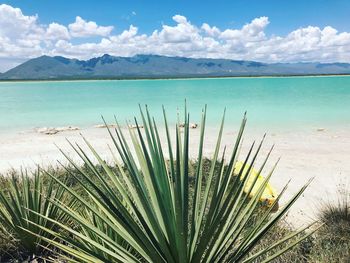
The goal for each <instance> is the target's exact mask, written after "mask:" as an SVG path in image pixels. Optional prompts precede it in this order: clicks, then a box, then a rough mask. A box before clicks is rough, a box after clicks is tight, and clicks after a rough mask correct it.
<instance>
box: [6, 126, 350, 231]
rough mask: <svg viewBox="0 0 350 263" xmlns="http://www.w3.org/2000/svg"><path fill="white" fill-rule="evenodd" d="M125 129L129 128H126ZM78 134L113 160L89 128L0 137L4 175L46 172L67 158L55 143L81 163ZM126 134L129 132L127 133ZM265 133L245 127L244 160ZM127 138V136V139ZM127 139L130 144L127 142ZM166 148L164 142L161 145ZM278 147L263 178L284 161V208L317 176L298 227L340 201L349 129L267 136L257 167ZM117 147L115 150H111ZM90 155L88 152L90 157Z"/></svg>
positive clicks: (279, 172) (209, 147)
mask: <svg viewBox="0 0 350 263" xmlns="http://www.w3.org/2000/svg"><path fill="white" fill-rule="evenodd" d="M238 128H239V127H238V126H236V127H235V128H231V127H227V128H226V129H224V133H223V138H222V145H221V146H222V147H221V148H222V149H223V147H224V146H227V158H228V156H229V154H230V153H231V152H230V151H231V150H232V147H233V144H234V140H235V139H236V135H237V131H238ZM123 129H124V130H125V131H126V129H125V128H123ZM170 131H171V134H172V135H171V136H172V143H174V138H173V135H174V129H173V128H172V127H170ZM159 132H160V136H161V140H162V141H163V142H164V141H165V133H164V129H163V128H160V129H159ZM217 132H218V128H216V127H215V128H214V127H207V129H206V136H205V141H204V151H203V153H204V156H205V157H207V158H211V157H212V154H213V150H214V148H215V143H216V136H217ZM80 133H82V134H83V135H84V137H85V138H86V139H87V140H88V141H89V142H90V143H91V144H92V145H93V147H95V149H96V151H97V152H98V153H99V154H101V156H102V157H103V158H104V159H105V160H106V161H107V162H109V163H111V162H112V157H111V153H110V151H109V149H108V145H112V141H111V138H110V137H109V135H108V132H107V130H106V129H105V128H89V129H84V130H79V131H64V132H60V133H57V134H55V135H45V134H38V133H34V132H32V133H24V134H12V135H8V136H3V137H1V138H0V174H2V176H4V175H6V172H9V171H10V170H11V169H12V168H13V169H15V170H19V169H21V168H22V169H25V168H27V169H29V170H31V169H34V168H35V167H36V164H39V165H40V166H43V167H44V168H45V166H46V167H49V166H57V165H58V162H57V161H63V163H64V164H66V161H65V160H66V159H65V158H64V157H63V155H62V154H61V153H60V152H59V149H58V148H57V147H56V146H55V144H56V145H57V146H58V147H60V148H62V150H64V151H65V152H67V153H68V155H69V156H70V157H73V159H74V160H77V156H76V155H75V154H74V152H73V150H72V149H71V148H70V147H69V144H68V143H67V141H66V139H69V140H70V141H71V142H73V143H74V142H78V143H79V144H80V145H82V147H83V148H84V149H87V147H86V146H85V145H84V144H83V142H82V141H83V140H82V138H81V136H80ZM199 133H200V128H197V129H191V130H190V136H191V137H190V157H191V159H196V157H197V153H198V142H199ZM125 134H126V133H125ZM263 134H264V133H263V131H261V130H260V129H256V127H249V126H248V127H247V129H246V132H245V135H244V141H243V147H242V150H241V155H240V156H241V157H240V158H241V159H242V158H243V157H245V153H246V152H247V150H248V148H249V146H250V144H251V143H252V142H253V141H254V140H256V142H257V143H258V142H260V140H261V138H262V136H263ZM127 137H128V136H127ZM127 140H128V141H129V142H130V140H129V138H127ZM163 145H164V147H165V149H167V146H166V144H165V143H164V144H163ZM272 145H275V148H274V150H273V152H272V155H271V158H270V161H269V162H268V166H267V169H265V171H264V172H263V175H265V176H266V175H267V174H268V172H269V169H270V168H271V167H272V166H273V164H274V163H275V161H277V159H278V158H279V157H282V159H281V161H280V163H279V164H278V166H277V169H276V171H275V172H274V175H273V176H272V178H271V184H272V185H273V186H274V187H275V188H276V189H277V190H278V191H279V190H281V189H282V188H283V186H284V185H285V184H286V183H287V182H288V181H289V180H291V183H290V184H289V187H288V190H287V192H286V194H285V196H284V197H283V198H282V204H283V202H285V201H286V200H287V199H288V198H290V197H291V196H292V195H293V194H294V193H295V192H296V191H297V190H298V189H299V188H300V187H302V186H303V185H304V184H305V183H306V182H307V181H308V179H310V178H314V180H313V182H312V184H311V185H310V186H309V188H308V189H307V190H306V192H305V194H304V195H303V196H302V197H301V198H300V200H298V201H297V203H296V204H295V206H294V207H293V209H292V210H291V212H290V214H289V216H288V217H287V221H288V222H290V223H292V224H293V225H296V226H300V225H303V224H306V223H308V222H310V221H311V220H312V219H314V218H315V213H316V212H317V209H315V207H316V206H317V205H318V204H319V203H320V202H321V200H324V201H327V200H329V199H331V200H334V198H337V195H336V194H337V188H338V185H339V184H349V183H350V180H349V179H347V177H348V176H349V175H350V163H349V162H348V156H350V128H349V127H347V128H344V130H327V129H326V130H324V131H315V130H312V131H293V130H290V131H289V132H279V133H275V134H273V133H270V134H269V133H268V134H267V137H266V140H265V143H264V146H263V148H262V151H261V153H260V154H259V158H258V163H257V165H259V163H261V162H262V160H263V159H264V157H265V156H266V154H267V152H268V151H269V149H270V147H271V146H272ZM112 149H113V147H112ZM89 154H90V153H89ZM166 155H167V150H165V157H166Z"/></svg>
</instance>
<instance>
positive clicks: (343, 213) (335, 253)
mask: <svg viewBox="0 0 350 263" xmlns="http://www.w3.org/2000/svg"><path fill="white" fill-rule="evenodd" d="M319 220H320V221H321V222H322V223H323V224H324V225H323V226H322V228H320V230H319V231H318V233H317V236H316V240H315V242H314V247H313V251H312V252H313V253H312V254H311V255H310V260H311V261H313V262H348V261H349V259H350V192H349V190H348V188H346V187H345V186H344V187H340V188H339V191H338V201H337V202H334V201H328V202H326V203H323V204H322V206H321V209H320V211H319Z"/></svg>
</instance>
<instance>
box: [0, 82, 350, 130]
mask: <svg viewBox="0 0 350 263" xmlns="http://www.w3.org/2000/svg"><path fill="white" fill-rule="evenodd" d="M185 99H187V101H188V107H189V111H190V112H191V114H192V115H191V116H192V118H191V119H192V121H193V122H199V119H200V111H201V109H202V107H203V106H204V105H205V104H207V105H208V122H209V124H217V123H218V120H219V119H220V116H221V115H222V112H223V110H224V108H225V107H226V108H227V123H228V124H234V125H237V123H238V122H239V120H240V119H241V117H242V115H243V113H244V112H245V111H247V112H248V120H249V122H250V125H257V126H264V127H270V126H275V127H281V128H282V127H285V128H290V127H299V128H302V127H328V126H331V125H342V126H344V125H349V124H350V77H347V76H342V77H284V78H223V79H178V80H113V81H71V82H68V81H67V82H13V83H10V82H7V83H0V131H2V132H4V131H9V130H15V131H21V130H26V129H31V128H34V127H42V126H63V125H77V126H80V127H82V128H84V127H90V126H92V125H95V124H98V123H101V119H100V115H101V114H102V115H104V116H105V117H106V118H107V119H109V120H112V119H113V115H114V114H115V115H116V116H117V118H118V119H120V120H121V121H123V120H125V119H132V118H133V116H134V115H135V114H136V115H138V103H140V104H148V105H149V107H150V109H151V112H152V114H153V115H154V116H155V117H156V119H159V120H161V113H162V112H161V105H162V104H164V105H165V106H166V109H167V112H168V115H169V118H170V119H171V121H174V120H175V117H176V109H177V108H178V107H179V108H180V109H182V108H183V104H184V100H185Z"/></svg>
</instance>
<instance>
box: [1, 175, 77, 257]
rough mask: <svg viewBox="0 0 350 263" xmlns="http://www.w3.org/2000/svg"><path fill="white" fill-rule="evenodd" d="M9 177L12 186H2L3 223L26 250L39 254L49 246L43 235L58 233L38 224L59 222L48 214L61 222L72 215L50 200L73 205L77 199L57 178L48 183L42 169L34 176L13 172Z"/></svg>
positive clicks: (50, 224)
mask: <svg viewBox="0 0 350 263" xmlns="http://www.w3.org/2000/svg"><path fill="white" fill-rule="evenodd" d="M9 180H10V183H9V188H8V189H0V224H1V225H2V227H3V228H4V230H5V231H7V232H8V234H9V235H12V236H13V238H14V239H15V240H16V241H17V242H19V245H20V248H21V249H24V252H25V253H28V254H29V255H37V253H38V252H39V251H40V250H41V249H42V247H43V246H46V245H47V243H46V242H45V241H44V240H43V239H42V238H40V237H45V238H48V239H51V238H54V236H52V235H51V234H50V233H48V232H47V231H44V230H43V229H42V228H41V227H38V226H36V225H40V226H42V227H45V228H47V229H54V227H55V224H54V223H53V222H52V221H50V220H47V219H46V218H45V217H47V218H52V219H55V220H58V221H61V222H65V219H67V218H68V217H67V215H66V214H65V213H63V212H62V211H61V210H60V209H59V208H58V207H57V206H55V205H53V204H52V203H51V202H50V199H54V200H58V201H64V202H65V203H66V204H67V205H70V206H71V207H73V202H75V201H74V199H71V201H69V200H68V199H67V196H66V195H65V194H64V192H65V188H63V187H61V186H60V185H59V184H56V183H55V181H54V180H49V182H48V184H47V185H44V183H43V180H42V177H41V175H40V172H39V171H37V172H35V173H34V174H33V175H28V174H27V173H26V172H22V175H21V176H20V177H17V176H15V175H12V177H11V179H9ZM32 211H34V212H35V213H33V212H32ZM41 215H42V216H41ZM33 223H35V224H36V225H35V224H33Z"/></svg>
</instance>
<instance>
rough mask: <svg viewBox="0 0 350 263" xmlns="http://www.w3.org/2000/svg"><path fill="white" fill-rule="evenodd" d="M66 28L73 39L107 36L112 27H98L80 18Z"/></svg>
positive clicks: (94, 23)
mask: <svg viewBox="0 0 350 263" xmlns="http://www.w3.org/2000/svg"><path fill="white" fill-rule="evenodd" d="M68 28H69V31H70V33H71V35H72V36H73V37H91V36H108V35H109V34H110V33H111V31H112V30H113V26H98V25H97V24H96V22H93V21H88V22H87V21H85V20H84V19H82V18H81V17H80V16H77V17H76V18H75V22H74V23H72V24H69V25H68Z"/></svg>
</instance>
